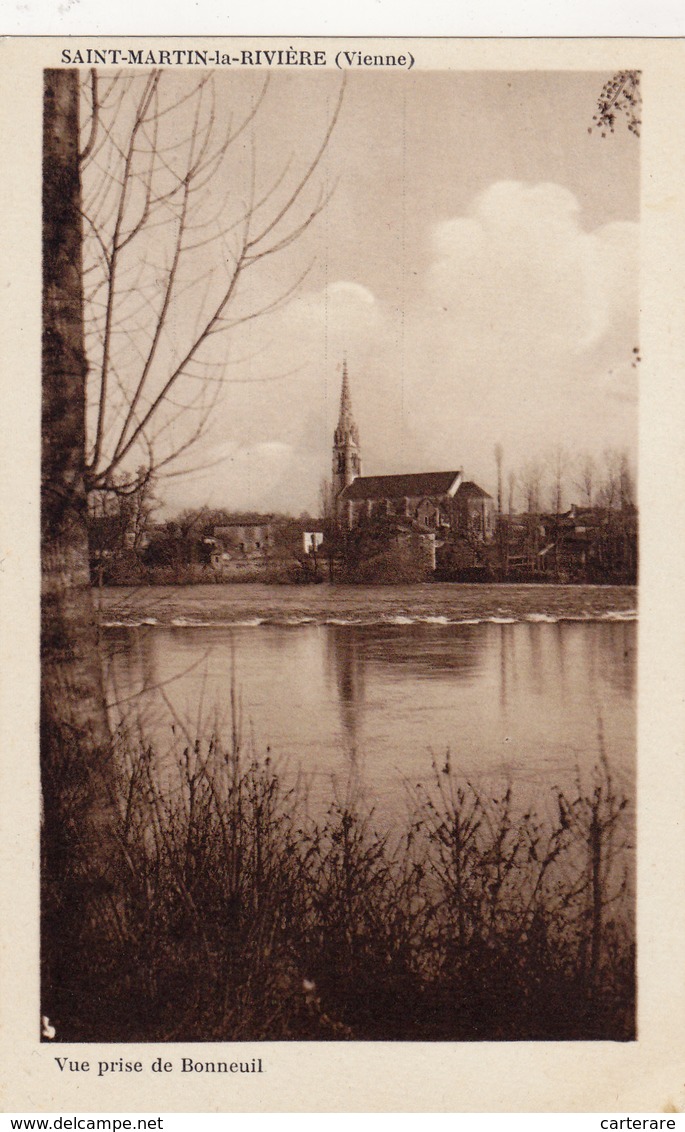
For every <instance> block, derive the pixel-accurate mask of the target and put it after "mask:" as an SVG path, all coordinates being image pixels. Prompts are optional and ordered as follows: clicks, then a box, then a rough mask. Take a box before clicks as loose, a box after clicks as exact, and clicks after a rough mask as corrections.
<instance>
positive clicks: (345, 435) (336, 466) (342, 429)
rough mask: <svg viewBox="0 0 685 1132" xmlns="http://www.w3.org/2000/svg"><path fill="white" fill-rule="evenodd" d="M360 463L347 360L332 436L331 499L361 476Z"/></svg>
mask: <svg viewBox="0 0 685 1132" xmlns="http://www.w3.org/2000/svg"><path fill="white" fill-rule="evenodd" d="M361 470H362V462H361V453H360V451H359V431H358V429H357V426H356V424H355V421H354V417H353V416H352V398H351V396H350V379H349V376H348V373H347V360H345V361H344V362H343V371H342V389H341V391H340V416H339V418H338V427H337V428H336V430H335V433H334V434H333V497H334V499H337V497H338V495H339V494H340V492H341V491H342V490H343V488H344V487H347V485H348V484H350V483H352V480H353V479H355V478H356V477H357V476H359V475H361Z"/></svg>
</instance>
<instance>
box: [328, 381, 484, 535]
mask: <svg viewBox="0 0 685 1132" xmlns="http://www.w3.org/2000/svg"><path fill="white" fill-rule="evenodd" d="M332 472H333V475H332V483H333V499H334V504H335V514H336V519H337V521H338V523H339V524H340V525H341V526H342V527H344V528H346V529H347V530H350V531H351V530H352V529H353V528H355V527H358V526H361V525H363V524H364V523H368V522H369V521H371V520H380V519H383V520H387V521H389V522H390V523H391V524H392V525H393V526H394V527H395V528H396V529H397V530H398V531H404V532H406V534H407V535H411V534H414V535H416V536H421V537H423V539H430V541H431V543H432V544H433V546H435V545H436V541H437V540H440V543H443V542H445V541H447V540H449V538H450V537H453V536H455V535H459V536H462V537H464V538H466V539H468V540H469V541H476V542H481V543H483V542H488V541H489V540H490V539H491V538H492V536H493V533H494V501H493V499H492V496H491V495H488V493H487V491H484V490H483V489H482V488H481V487H479V486H478V484H476V483H473V482H472V481H471V480H465V479H464V473H463V469H462V468H452V469H451V470H449V471H441V472H411V473H406V474H403V475H393V476H363V475H362V459H361V446H360V442H359V430H358V428H357V425H356V422H355V420H354V416H353V413H352V398H351V395H350V380H349V375H348V372H347V363H346V362H344V363H343V375H342V391H341V395H340V416H339V419H338V425H337V428H336V430H335V433H334V436H333V469H332Z"/></svg>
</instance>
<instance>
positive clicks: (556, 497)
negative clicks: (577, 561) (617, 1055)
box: [549, 444, 569, 581]
mask: <svg viewBox="0 0 685 1132" xmlns="http://www.w3.org/2000/svg"><path fill="white" fill-rule="evenodd" d="M549 465H550V471H551V474H552V491H551V504H552V511H553V513H554V528H553V535H554V575H555V579H556V580H557V581H558V580H559V572H560V568H561V540H562V523H561V514H562V508H563V503H564V486H565V485H564V477H565V475H566V472H567V470H568V466H569V454H568V451H567V450H566V448H564V446H563V445H562V444H557V445H556V446H555V447H554V448H553V450H552V452H551V454H550V456H549Z"/></svg>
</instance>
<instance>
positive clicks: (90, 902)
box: [41, 70, 342, 1005]
mask: <svg viewBox="0 0 685 1132" xmlns="http://www.w3.org/2000/svg"><path fill="white" fill-rule="evenodd" d="M229 89H230V90H231V91H232V90H234V89H235V88H234V84H232V86H231V87H230V88H229V87H228V86H227V85H226V86H223V87H221V88H220V87H219V84H218V83H217V82H215V80H214V79H213V77H212V76H211V75H209V76H207V75H205V76H203V77H202V78H201V79H200V80H199V81H196V80H193V81H192V82H191V83H189V84H188V83H187V81H186V79H185V77H184V78H182V79H178V78H176V77H170V76H169V75H168V74H164V75H162V74H161V73H160V72H158V71H152V72H149V73H144V74H136V75H134V76H133V77H130V76H128V75H127V76H122V75H118V74H117V75H114V76H112V77H107V78H101V77H100V76H98V74H97V73H95V72H93V73H91V74H90V75H89V76H88V77H87V81H86V83H85V91H84V92H82V91H81V90H80V80H79V72H78V71H76V70H53V71H46V73H45V105H44V150H43V183H44V189H43V244H44V256H43V456H42V505H41V516H42V518H41V537H42V548H43V557H42V575H43V598H42V624H41V657H42V674H43V675H42V688H41V763H42V779H43V809H44V838H43V848H44V879H45V884H46V886H47V887H48V888H50V890H51V892H52V893H53V895H54V893H55V892H58V890H60V885H61V886H62V887H61V891H60V892H59V894H58V897H57V899H56V901H55V900H52V901H47V902H46V905H45V906H46V907H47V905H48V904H49V905H50V907H51V908H52V909H53V911H54V917H56V920H54V922H52V921H50V916H48V917H47V920H46V933H47V935H52V936H53V939H54V938H56V937H57V936H61V937H62V939H61V945H60V946H61V949H62V950H64V948H65V946H67V947H68V944H65V940H71V939H75V938H76V935H77V934H78V931H79V927H78V925H79V923H80V924H87V923H93V922H95V921H97V920H98V919H99V918H100V917H101V915H102V907H103V905H102V901H103V899H108V893H109V892H110V890H111V891H115V890H116V884H117V881H116V864H117V862H118V861H119V852H118V846H117V844H116V839H115V838H114V835H113V832H112V831H113V827H114V821H113V819H114V817H115V814H116V800H115V789H114V772H113V765H112V758H111V753H110V748H109V741H110V737H109V728H108V718H107V709H106V704H105V697H104V692H103V683H102V674H101V668H100V657H99V651H98V636H97V625H96V622H95V618H94V613H93V605H92V599H91V592H90V579H89V553H88V534H87V499H88V494H89V493H90V492H93V491H95V490H99V491H105V492H111V491H117V492H124V493H125V492H129V491H134V492H135V491H136V490H139V489H140V486H141V483H142V482H143V481H146V480H149V478H150V477H151V476H152V474H153V473H154V474H156V475H158V474H159V473H160V471H161V470H162V469H164V470H166V471H168V470H169V467H170V465H171V464H172V462H173V461H174V460H178V458H179V457H180V456H182V455H184V454H185V453H186V452H187V451H188V450H189V448H190V447H191V445H192V444H193V443H195V442H196V441H197V439H198V438H199V437H200V436H201V435H202V433H203V430H204V428H205V427H206V424H207V421H208V419H209V414H210V412H211V409H212V407H213V405H214V403H215V400H216V397H217V395H218V390H219V389H220V387H221V383H222V380H223V379H224V377H225V364H226V352H227V346H226V345H225V340H226V339H227V338H232V337H233V336H235V334H237V333H238V332H239V330H240V328H241V327H244V326H246V325H247V324H248V323H250V322H251V321H253V320H254V319H255V318H257V317H259V316H261V315H266V314H268V313H269V312H271V311H274V310H276V309H278V307H279V306H280V305H282V304H283V303H284V302H286V301H287V299H288V298H289V296H290V295H291V294H293V292H294V291H295V290H296V289H297V287H298V285H299V284H300V282H301V281H302V278H303V277H304V274H306V271H305V272H299V273H296V275H295V277H294V278H288V271H287V268H286V270H285V271H283V270H282V269H280V268H279V269H275V268H274V267H273V266H272V265H273V264H274V262H275V261H276V259H277V257H278V255H279V253H280V252H285V251H286V250H287V249H288V248H289V247H291V246H292V245H293V243H294V242H295V241H296V240H298V238H299V237H300V236H301V235H302V234H303V233H304V232H305V231H306V229H307V228H308V227H309V225H310V224H311V223H312V221H313V220H314V219H315V217H316V216H317V215H318V214H319V213H320V212H321V210H322V209H323V208H324V207H325V205H326V202H327V200H328V198H329V196H330V191H331V190H330V188H327V187H325V186H324V187H323V188H322V187H317V184H316V183H315V182H316V181H317V180H320V178H317V177H315V174H316V172H317V170H318V168H319V166H320V164H321V160H322V157H323V154H324V152H325V150H326V147H327V145H328V142H329V139H330V137H331V133H332V131H333V129H334V127H335V124H336V121H337V118H338V115H339V112H340V106H341V99H342V87H341V88H340V90H339V92H338V96H337V97H336V98H335V99H334V100H333V103H332V105H331V108H330V112H329V115H328V119H327V123H326V126H325V127H324V130H323V133H322V137H321V139H320V140H319V141H316V142H314V143H313V144H312V152H311V153H310V154H309V156H308V158H305V159H304V161H303V162H302V163H301V164H300V167H299V168H298V167H297V166H298V163H297V162H295V161H294V159H291V160H290V161H288V160H287V159H286V160H285V162H284V165H283V168H282V169H281V170H280V172H279V174H278V175H277V176H275V177H273V178H272V179H271V181H269V182H267V183H264V177H263V176H262V174H261V171H260V170H261V165H260V151H259V145H258V136H257V130H258V124H259V120H260V115H261V113H262V112H263V108H264V105H265V103H266V99H267V97H268V84H267V83H265V84H264V85H263V86H262V87H261V89H260V90H259V91H257V92H255V93H254V94H253V95H251V96H250V101H249V105H248V106H247V108H244V109H243V110H241V111H240V112H237V113H232V112H231V105H230V103H229ZM82 93H85V96H86V104H87V107H88V110H87V112H86V113H85V115H84V120H83V129H82V130H81V129H80V128H79V120H80V99H81V95H82ZM298 140H299V139H298ZM79 149H80V152H79ZM222 339H223V340H224V345H223V346H221V348H220V349H219V348H217V345H216V344H217V343H218V342H219V341H220V340H222ZM129 469H133V471H130V470H129ZM66 873H69V877H70V883H71V889H70V890H69V894H68V895H67V896H65V891H66V890H65V888H64V884H65V876H66ZM74 885H76V888H74ZM109 903H110V905H111V901H110V902H109ZM69 907H71V908H72V913H71V914H70V913H69ZM114 914H116V909H114ZM54 917H53V919H54ZM48 921H50V923H48ZM44 938H45V937H44ZM91 943H92V941H91ZM73 950H74V954H77V953H78V947H77V946H76V944H75V945H74V949H73ZM45 954H46V955H47V954H48V951H47V949H46V950H45ZM72 962H73V960H72ZM48 966H49V960H48ZM45 978H46V982H45V984H44V986H46V987H47V988H48V989H47V991H46V997H47V1001H48V1003H49V1002H50V999H51V997H53V996H54V994H57V995H58V997H59V995H60V994H61V1000H60V1001H61V1002H62V1004H63V1005H64V1002H65V1001H66V1000H67V999H68V996H69V991H68V989H65V988H66V987H67V983H68V977H67V974H66V973H65V971H64V970H63V969H62V968H59V965H58V968H57V969H53V968H50V969H49V970H47V973H46V976H45ZM60 984H61V990H60ZM65 996H66V999H65Z"/></svg>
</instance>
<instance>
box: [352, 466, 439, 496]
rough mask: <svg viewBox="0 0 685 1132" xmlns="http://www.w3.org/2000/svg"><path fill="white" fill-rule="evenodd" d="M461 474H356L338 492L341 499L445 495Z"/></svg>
mask: <svg viewBox="0 0 685 1132" xmlns="http://www.w3.org/2000/svg"><path fill="white" fill-rule="evenodd" d="M460 475H461V472H460V471H454V472H415V473H413V474H407V475H401V476H357V478H356V479H354V480H352V483H351V484H348V486H347V487H345V488H343V490H342V491H341V492H340V498H341V499H405V498H412V497H416V496H419V495H421V496H424V495H428V496H431V495H447V493H448V492H449V490H450V488H451V487H453V485H454V482H455V480H456V479H457V477H458V476H460Z"/></svg>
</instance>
